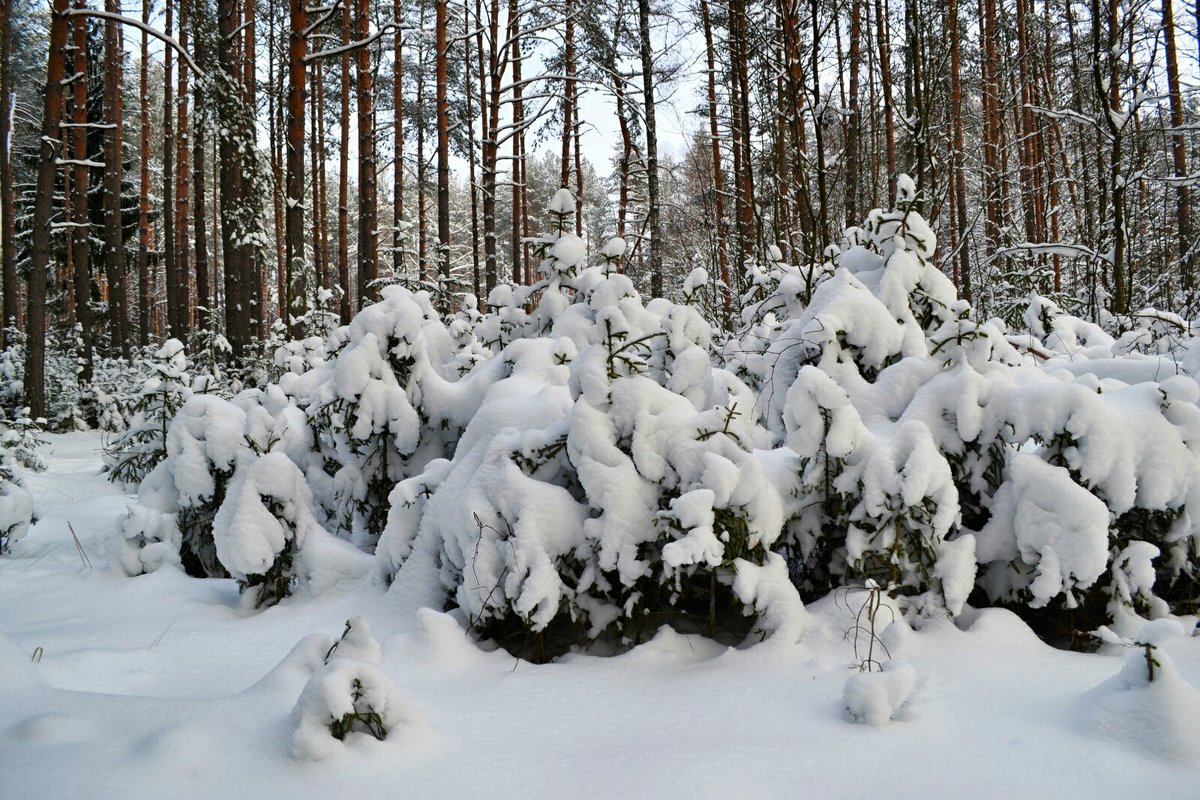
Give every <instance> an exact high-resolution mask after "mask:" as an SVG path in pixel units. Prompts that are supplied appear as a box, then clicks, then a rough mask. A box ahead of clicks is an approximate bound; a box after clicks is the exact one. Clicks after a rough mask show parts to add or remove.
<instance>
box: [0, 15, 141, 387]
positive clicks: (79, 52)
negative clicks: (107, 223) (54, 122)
mask: <svg viewBox="0 0 1200 800" xmlns="http://www.w3.org/2000/svg"><path fill="white" fill-rule="evenodd" d="M82 5H83V0H76V7H82ZM71 28H72V35H73V39H74V45H75V51H74V56H75V65H74V72H75V73H76V75H80V76H83V77H79V78H76V79H75V82H74V84H73V85H72V91H73V93H74V99H73V106H74V108H73V109H72V110H73V113H74V117H73V119H72V122H73V124H74V127H73V128H72V129H71V130H72V134H73V137H74V143H73V147H74V157H75V179H74V181H73V182H72V189H73V192H74V195H73V198H72V199H71V200H70V201H68V202H71V203H72V204H73V205H74V209H75V210H74V214H73V216H74V218H75V222H76V224H77V225H83V226H85V227H83V228H80V229H79V230H80V231H81V232H82V235H78V236H76V237H75V238H74V241H73V246H74V253H72V254H71V261H72V262H73V266H74V268H75V280H74V289H75V318H76V319H77V320H78V321H79V329H80V331H79V333H80V339H81V340H82V342H83V352H82V353H80V358H81V359H82V361H83V363H82V364H81V365H80V373H79V380H80V381H81V382H83V383H88V382H90V381H91V379H92V368H93V361H94V353H93V350H94V348H95V334H94V333H93V330H92V328H93V324H92V306H91V299H92V292H91V264H90V262H91V253H92V244H91V228H90V227H87V226H88V187H89V186H90V185H91V180H92V178H91V170H90V169H89V168H88V166H87V162H88V160H89V159H88V141H87V131H88V128H87V121H88V114H87V63H88V47H87V21H86V20H84V19H83V18H81V17H76V18H75V20H74V24H72V26H71ZM64 138H65V137H64ZM63 147H64V149H65V147H66V143H65V141H64V143H63ZM6 252H7V250H6ZM147 305H148V303H147ZM138 319H139V321H140V324H141V325H142V326H143V327H146V328H149V327H150V326H149V315H147V316H146V317H142V316H141V315H140V314H139V316H138Z"/></svg>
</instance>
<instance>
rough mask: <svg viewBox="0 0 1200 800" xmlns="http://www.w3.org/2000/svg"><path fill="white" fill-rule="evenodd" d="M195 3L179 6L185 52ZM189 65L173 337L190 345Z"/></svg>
mask: <svg viewBox="0 0 1200 800" xmlns="http://www.w3.org/2000/svg"><path fill="white" fill-rule="evenodd" d="M194 1H195V0H180V3H179V45H180V47H182V48H183V49H184V50H186V49H187V48H188V34H189V29H190V27H191V5H192V3H193V2H194ZM188 78H189V76H188V65H187V62H186V61H184V60H183V59H180V60H179V89H178V91H177V92H176V94H175V103H176V109H175V110H176V114H177V117H176V123H175V145H176V151H175V235H176V237H177V238H176V244H175V259H176V261H177V262H178V264H179V285H178V286H177V287H176V292H178V307H177V309H176V313H177V315H178V317H177V325H176V328H175V330H173V331H172V335H173V336H175V337H176V338H178V339H180V340H182V341H187V339H186V337H187V334H188V333H189V332H190V331H191V329H192V310H191V309H192V292H191V282H192V281H191V278H192V271H191V265H190V262H191V257H190V256H191V241H190V239H189V235H190V233H191V232H190V231H189V230H188V217H189V216H190V213H189V212H190V211H191V207H190V204H191V191H190V183H191V158H190V156H191V152H190V141H189V135H190V134H189V129H190V127H191V126H190V125H189V124H188Z"/></svg>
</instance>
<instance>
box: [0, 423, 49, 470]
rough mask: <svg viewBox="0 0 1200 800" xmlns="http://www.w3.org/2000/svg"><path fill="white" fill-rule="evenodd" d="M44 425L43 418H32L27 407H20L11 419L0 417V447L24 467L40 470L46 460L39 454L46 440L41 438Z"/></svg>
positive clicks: (42, 468) (43, 467)
mask: <svg viewBox="0 0 1200 800" xmlns="http://www.w3.org/2000/svg"><path fill="white" fill-rule="evenodd" d="M45 427H46V420H45V418H43V417H38V418H37V419H32V418H31V417H30V416H29V408H28V407H25V408H22V409H20V410H19V411H18V412H17V416H16V418H14V419H12V420H6V419H3V418H0V447H2V448H4V449H5V450H7V451H8V454H9V456H11V457H12V459H13V460H14V461H16V462H17V463H18V464H20V465H21V466H22V467H24V468H25V469H27V470H30V471H31V472H41V471H43V470H44V469H46V461H45V459H43V458H42V454H41V449H42V447H44V446H45V445H46V440H45V439H44V438H42V432H43V430H44V429H45Z"/></svg>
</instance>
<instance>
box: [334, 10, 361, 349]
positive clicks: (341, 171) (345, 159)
mask: <svg viewBox="0 0 1200 800" xmlns="http://www.w3.org/2000/svg"><path fill="white" fill-rule="evenodd" d="M350 2H351V0H345V1H344V2H343V3H342V41H343V42H349V41H350V27H351V26H350ZM341 60H342V64H341V66H342V93H341V95H342V108H341V113H340V114H339V120H340V121H341V141H340V142H339V147H338V283H340V284H341V285H342V290H343V294H342V303H341V318H342V324H343V325H346V324H349V322H350V316H351V314H352V313H353V303H352V300H351V298H352V297H353V296H354V295H353V294H352V292H356V290H357V288H358V287H357V286H351V284H350V90H351V87H350V51H349V50H348V49H343V50H342V53H341ZM360 303H361V301H360Z"/></svg>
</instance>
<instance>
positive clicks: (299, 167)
mask: <svg viewBox="0 0 1200 800" xmlns="http://www.w3.org/2000/svg"><path fill="white" fill-rule="evenodd" d="M288 10H289V15H288V16H289V21H290V26H289V30H288V94H287V98H288V99H287V109H288V113H287V143H286V147H287V210H286V211H285V218H284V225H285V230H286V233H285V237H286V239H287V242H286V244H285V253H284V264H285V265H286V270H287V298H288V301H287V314H288V317H287V319H286V322H285V324H287V325H288V326H289V327H291V328H292V334H293V335H294V336H296V337H299V336H301V335H302V331H301V330H300V328H299V323H295V325H296V327H292V326H293V320H294V319H295V318H296V317H299V316H300V315H301V314H303V313H304V307H303V304H304V300H305V288H304V100H305V80H306V77H307V67H306V66H305V63H304V57H305V55H307V54H308V39H307V37H306V35H305V29H306V28H307V27H308V5H307V3H306V0H288Z"/></svg>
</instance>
